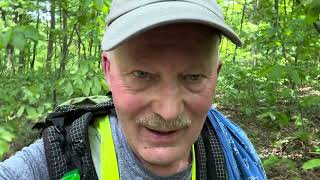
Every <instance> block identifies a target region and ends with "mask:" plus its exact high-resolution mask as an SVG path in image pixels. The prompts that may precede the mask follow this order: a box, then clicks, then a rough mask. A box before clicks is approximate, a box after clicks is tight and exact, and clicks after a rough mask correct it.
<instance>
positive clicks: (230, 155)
mask: <svg viewBox="0 0 320 180" xmlns="http://www.w3.org/2000/svg"><path fill="white" fill-rule="evenodd" d="M208 118H209V120H210V122H211V124H212V126H213V128H214V129H215V131H216V132H217V135H218V137H219V139H220V142H221V144H222V148H223V151H224V154H225V159H226V165H227V170H228V179H230V180H239V179H245V180H264V179H267V177H266V174H265V172H264V169H263V166H262V163H261V160H260V158H259V156H258V155H257V153H256V151H255V149H254V147H253V145H252V144H251V142H250V140H249V139H248V137H247V135H246V134H245V132H244V131H243V130H242V129H241V128H240V127H239V126H238V125H236V124H235V123H233V122H232V121H230V120H229V119H228V118H226V117H225V116H223V115H222V114H221V113H220V112H218V111H217V110H216V109H215V108H214V107H211V108H210V110H209V112H208Z"/></svg>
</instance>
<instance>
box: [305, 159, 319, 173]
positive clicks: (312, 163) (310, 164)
mask: <svg viewBox="0 0 320 180" xmlns="http://www.w3.org/2000/svg"><path fill="white" fill-rule="evenodd" d="M316 168H320V159H310V160H309V161H307V162H305V163H303V165H302V169H304V170H311V169H316Z"/></svg>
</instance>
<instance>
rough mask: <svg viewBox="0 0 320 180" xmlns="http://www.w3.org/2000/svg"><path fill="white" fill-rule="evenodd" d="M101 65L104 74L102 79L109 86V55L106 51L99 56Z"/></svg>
mask: <svg viewBox="0 0 320 180" xmlns="http://www.w3.org/2000/svg"><path fill="white" fill-rule="evenodd" d="M101 64H102V69H103V74H104V79H105V80H106V82H107V83H108V84H109V79H110V54H109V53H108V52H106V51H104V52H102V54H101Z"/></svg>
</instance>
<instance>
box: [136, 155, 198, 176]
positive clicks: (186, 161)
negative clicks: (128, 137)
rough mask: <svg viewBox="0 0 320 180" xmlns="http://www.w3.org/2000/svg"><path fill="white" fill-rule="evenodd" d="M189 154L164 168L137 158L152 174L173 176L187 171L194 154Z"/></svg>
mask: <svg viewBox="0 0 320 180" xmlns="http://www.w3.org/2000/svg"><path fill="white" fill-rule="evenodd" d="M188 152H189V153H188V154H187V155H186V156H185V158H183V159H181V160H179V161H177V162H175V163H173V164H170V165H164V166H159V165H157V164H151V163H148V162H146V161H144V160H143V159H141V158H139V157H137V156H136V158H137V159H138V160H139V161H140V162H141V163H142V164H143V166H144V167H145V168H146V169H148V170H149V171H150V172H152V173H153V174H155V175H157V176H171V175H173V174H177V173H179V172H182V171H184V170H186V169H187V168H188V167H189V166H190V164H191V162H192V152H191V151H188ZM133 154H135V153H134V152H133Z"/></svg>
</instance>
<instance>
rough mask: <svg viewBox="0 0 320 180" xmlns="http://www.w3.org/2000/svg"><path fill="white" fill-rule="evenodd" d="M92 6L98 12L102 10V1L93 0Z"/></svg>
mask: <svg viewBox="0 0 320 180" xmlns="http://www.w3.org/2000/svg"><path fill="white" fill-rule="evenodd" d="M93 4H94V6H95V7H96V8H97V9H98V10H102V8H103V0H93Z"/></svg>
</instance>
